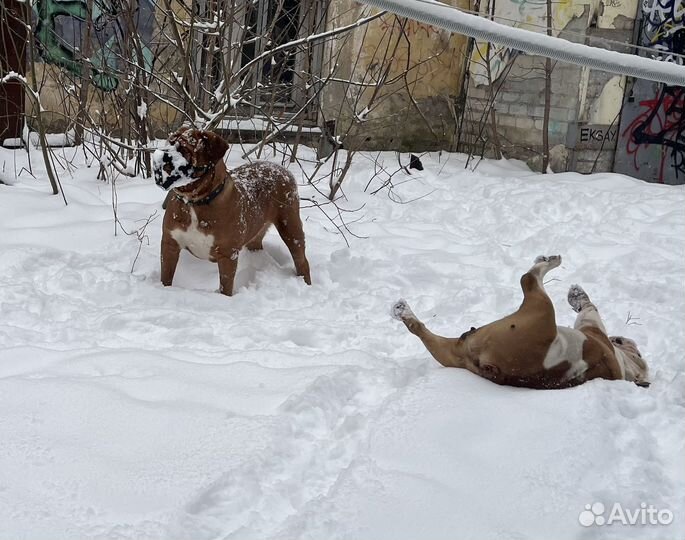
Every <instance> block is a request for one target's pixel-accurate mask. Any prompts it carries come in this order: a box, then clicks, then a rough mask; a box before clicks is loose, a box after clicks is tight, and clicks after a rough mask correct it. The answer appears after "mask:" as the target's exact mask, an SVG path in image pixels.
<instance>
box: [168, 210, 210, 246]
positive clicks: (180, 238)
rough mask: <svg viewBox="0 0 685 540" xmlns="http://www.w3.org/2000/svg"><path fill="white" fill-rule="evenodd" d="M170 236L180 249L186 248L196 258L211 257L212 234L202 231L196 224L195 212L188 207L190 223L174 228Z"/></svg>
mask: <svg viewBox="0 0 685 540" xmlns="http://www.w3.org/2000/svg"><path fill="white" fill-rule="evenodd" d="M171 237H172V238H173V239H174V240H176V242H177V243H178V245H179V246H180V248H181V249H187V250H188V251H190V252H191V253H192V254H193V255H195V256H196V257H197V258H198V259H211V255H212V248H213V247H214V235H213V234H207V233H205V232H203V231H202V230H201V229H200V227H199V224H198V219H197V214H196V213H195V210H194V209H193V208H192V207H190V225H188V228H187V229H185V230H184V229H174V230H172V231H171Z"/></svg>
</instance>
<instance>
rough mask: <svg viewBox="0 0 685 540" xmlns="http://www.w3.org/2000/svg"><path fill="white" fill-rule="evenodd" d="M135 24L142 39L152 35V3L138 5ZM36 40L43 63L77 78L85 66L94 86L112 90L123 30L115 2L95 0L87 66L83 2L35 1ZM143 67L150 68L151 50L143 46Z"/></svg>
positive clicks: (115, 83)
mask: <svg viewBox="0 0 685 540" xmlns="http://www.w3.org/2000/svg"><path fill="white" fill-rule="evenodd" d="M140 6H141V9H139V10H138V11H137V12H136V16H135V21H136V24H137V25H139V26H140V28H136V29H134V31H136V32H138V33H139V34H140V33H141V32H140V31H141V30H142V31H143V32H142V34H143V36H141V37H145V36H146V35H147V36H149V34H150V33H151V26H150V25H151V24H152V21H153V20H154V18H153V16H152V13H153V8H152V4H151V2H149V1H143V2H141V3H140ZM34 9H35V16H36V20H37V23H36V38H37V40H38V43H39V51H40V55H41V57H42V58H43V61H45V62H47V63H50V64H55V65H58V66H61V67H63V68H65V69H67V70H69V71H70V72H72V73H74V74H75V75H78V76H80V77H83V76H86V73H84V67H85V69H86V70H88V71H89V72H90V73H89V75H90V77H91V80H92V82H93V84H94V85H95V86H96V87H97V88H100V89H101V90H104V91H107V92H111V91H113V90H115V89H116V88H117V87H118V85H119V81H118V79H117V76H116V73H117V65H118V61H119V60H118V57H119V56H121V55H120V53H119V52H118V48H117V47H118V42H119V40H118V38H119V37H121V32H122V30H121V29H122V28H124V27H125V25H124V24H123V21H122V20H121V18H120V17H119V15H120V14H119V13H118V10H117V8H116V5H115V3H113V2H112V3H110V2H105V1H103V0H95V1H94V2H93V13H92V21H93V25H92V34H93V35H92V39H91V51H92V53H91V55H90V66H87V65H85V64H84V63H83V62H82V61H81V60H80V48H81V39H82V38H81V36H82V34H83V33H85V29H86V24H87V21H88V8H87V3H86V0H36V3H35V5H34ZM143 57H144V63H145V66H144V68H145V69H146V70H148V71H150V70H151V69H152V62H153V55H152V51H151V50H150V49H149V48H148V47H147V46H146V45H143Z"/></svg>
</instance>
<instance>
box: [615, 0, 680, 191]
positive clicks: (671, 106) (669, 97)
mask: <svg viewBox="0 0 685 540" xmlns="http://www.w3.org/2000/svg"><path fill="white" fill-rule="evenodd" d="M684 14H685V0H643V3H642V18H643V24H642V34H641V39H640V42H641V44H642V45H643V46H647V47H650V49H652V50H653V53H652V54H651V56H652V57H654V58H657V59H659V60H662V61H664V62H673V63H677V64H680V65H683V63H684V62H683V57H682V56H681V55H683V54H684V53H685V27H684V25H683V22H684V21H683V15H684ZM684 112H685V94H684V92H683V88H681V87H673V86H666V85H664V84H659V83H653V82H650V81H644V80H637V81H635V84H634V85H633V88H632V90H631V93H630V95H629V97H628V100H627V101H626V103H625V104H624V108H623V114H622V118H621V141H622V144H621V143H619V146H618V148H617V154H616V161H615V165H614V170H615V171H616V172H622V173H626V174H630V175H632V176H636V177H638V178H642V179H644V180H648V181H650V182H660V183H667V184H683V183H685V116H684V115H683V113H684Z"/></svg>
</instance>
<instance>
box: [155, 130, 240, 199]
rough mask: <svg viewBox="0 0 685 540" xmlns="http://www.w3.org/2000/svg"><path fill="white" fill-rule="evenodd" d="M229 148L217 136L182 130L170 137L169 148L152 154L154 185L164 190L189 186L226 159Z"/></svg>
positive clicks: (198, 131)
mask: <svg viewBox="0 0 685 540" xmlns="http://www.w3.org/2000/svg"><path fill="white" fill-rule="evenodd" d="M226 150H228V144H227V143H226V141H224V140H223V139H222V138H221V137H219V135H217V134H216V133H212V132H211V131H202V130H199V129H188V128H181V129H179V130H178V131H177V132H176V133H174V134H173V135H171V136H170V137H169V146H167V147H165V148H159V149H157V150H155V152H154V153H153V154H152V164H153V169H154V173H155V184H157V185H158V186H159V187H161V188H162V189H164V190H169V189H171V188H177V187H182V186H187V185H189V184H192V183H193V182H195V181H197V180H198V179H200V178H201V177H202V176H204V175H205V174H206V173H207V172H209V171H210V170H212V169H213V168H214V166H215V165H216V164H217V163H218V162H219V161H220V160H222V159H223V157H224V154H225V153H226Z"/></svg>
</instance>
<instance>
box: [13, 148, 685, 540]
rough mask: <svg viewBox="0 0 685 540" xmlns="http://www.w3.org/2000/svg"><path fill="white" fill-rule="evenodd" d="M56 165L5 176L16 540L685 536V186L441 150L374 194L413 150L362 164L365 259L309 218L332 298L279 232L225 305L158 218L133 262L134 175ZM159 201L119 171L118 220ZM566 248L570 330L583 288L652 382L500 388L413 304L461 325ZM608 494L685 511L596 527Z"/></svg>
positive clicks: (20, 161)
mask: <svg viewBox="0 0 685 540" xmlns="http://www.w3.org/2000/svg"><path fill="white" fill-rule="evenodd" d="M59 152H60V155H61V156H62V158H61V162H62V163H66V162H67V161H68V160H72V158H73V163H74V167H69V168H68V169H65V170H63V171H61V173H60V178H61V181H62V183H63V185H64V189H65V191H66V195H67V198H68V200H69V205H68V206H66V207H65V206H64V204H63V202H62V200H61V198H59V197H54V196H51V195H49V194H48V193H49V189H48V186H47V180H46V179H45V175H44V173H43V172H42V170H41V168H40V165H39V164H40V156H39V153H38V151H36V150H35V149H34V150H32V160H31V161H32V166H33V172H34V175H35V178H33V177H32V176H31V175H29V174H28V173H27V171H26V170H25V169H23V168H24V167H27V163H26V153H25V152H24V151H22V150H17V151H10V150H6V149H0V171H2V173H1V174H2V175H3V178H12V179H13V178H14V176H15V172H16V173H20V174H19V177H18V178H17V180H16V184H15V185H14V186H4V185H0V231H1V232H0V410H1V411H2V414H0V440H1V441H2V443H1V444H0V539H2V540H21V539H27V540H29V539H30V540H41V539H45V540H57V539H69V540H73V539H82V538H83V539H85V538H88V539H94V538H101V539H105V538H107V539H124V538H127V539H135V540H143V539H162V538H164V539H178V540H189V539H193V540H194V539H197V540H202V539H223V538H236V539H241V540H242V539H266V538H316V539H322V538H325V539H334V538H351V539H369V540H372V539H373V540H378V539H393V540H402V539H407V540H409V539H417V538H422V539H429V538H430V539H434V540H440V539H454V538H459V539H462V538H463V539H474V540H475V539H483V538H488V539H492V538H498V539H516V540H519V539H543V538H555V539H568V538H616V539H619V538H620V539H623V538H640V539H644V538H655V539H656V538H659V539H676V538H677V539H681V538H683V534H684V532H685V523H684V521H683V520H684V518H685V515H684V513H683V509H684V508H685V460H683V450H684V449H685V425H684V422H683V419H684V414H683V413H684V412H685V333H684V332H685V331H684V329H683V324H682V323H683V319H684V315H685V294H684V292H685V189H684V188H683V187H682V186H679V187H678V186H663V185H654V184H647V183H643V182H641V181H637V180H634V179H631V178H628V177H624V176H619V175H613V174H601V175H593V176H581V175H578V174H572V173H567V174H557V175H537V174H534V173H531V172H530V171H529V170H527V169H526V168H525V167H524V166H522V165H521V164H520V163H517V162H506V161H501V162H492V161H490V162H482V163H481V164H480V165H479V167H478V169H477V170H476V171H475V172H472V171H469V170H465V169H464V156H460V155H455V154H452V155H450V154H442V155H438V154H431V155H426V156H423V157H422V160H423V164H424V167H425V170H424V171H422V172H418V171H415V170H413V171H412V174H411V175H408V174H406V173H404V172H402V173H399V174H397V175H395V176H394V177H393V182H394V184H395V187H394V189H393V190H392V191H390V192H389V191H388V190H387V189H383V190H381V191H379V192H378V193H377V194H376V195H370V194H368V193H364V187H365V186H366V185H367V183H368V182H369V180H370V179H371V178H372V176H373V171H374V170H377V171H378V170H380V169H379V168H378V167H374V159H375V158H376V157H377V156H378V157H379V159H380V161H381V162H382V163H383V164H384V166H385V167H386V168H387V169H388V170H394V169H396V164H397V158H396V156H395V154H393V153H386V154H380V155H377V154H359V155H358V156H357V157H356V158H355V162H354V164H353V166H352V169H351V173H350V174H351V176H350V178H348V179H347V180H346V181H345V183H344V184H343V191H344V192H345V195H346V197H347V199H346V200H343V201H341V205H342V206H343V207H344V208H347V209H350V210H356V211H355V212H352V213H349V214H346V215H345V216H346V220H347V221H348V222H349V228H350V231H351V233H353V234H354V235H356V236H354V235H353V234H348V235H347V238H348V240H349V242H350V246H349V247H347V246H346V245H345V242H344V240H343V238H342V237H341V236H340V234H339V233H338V232H337V230H336V229H335V227H333V226H332V224H331V222H330V221H329V220H328V219H327V218H326V216H324V215H323V213H322V212H321V211H320V210H318V209H316V208H311V207H310V208H305V209H304V210H303V218H304V220H305V233H306V235H307V250H308V251H307V254H308V258H309V261H310V264H311V267H312V279H313V282H314V284H313V286H311V287H307V286H306V285H305V284H304V282H302V281H301V280H299V279H297V278H296V277H295V276H294V270H293V264H292V261H291V259H290V256H289V254H288V253H287V250H286V248H285V246H284V245H283V244H282V243H281V241H280V239H278V237H277V235H276V233H275V232H274V231H271V232H269V234H268V235H267V237H266V240H265V252H263V253H256V254H255V253H247V252H243V253H242V254H241V258H240V264H239V270H238V274H237V276H236V295H235V296H233V297H232V298H226V297H223V296H221V295H219V294H218V293H216V292H215V291H216V289H217V287H218V273H217V268H216V266H215V265H213V264H211V263H208V262H205V261H200V260H196V259H194V258H193V257H192V256H191V255H189V254H187V253H186V254H183V255H182V257H181V261H180V265H179V269H178V271H177V276H176V280H175V283H174V286H173V287H171V288H163V287H162V286H161V285H160V283H159V268H158V265H159V261H158V259H159V240H160V227H161V218H157V219H156V220H155V221H153V222H152V223H151V224H150V225H149V226H148V228H147V229H146V232H147V235H148V237H149V238H146V239H145V240H146V241H145V242H144V243H143V246H142V249H141V252H140V256H139V258H138V260H137V261H136V264H135V268H134V271H133V273H131V271H130V270H131V266H132V264H133V261H134V259H135V257H136V254H137V252H138V248H139V243H138V241H137V239H136V237H135V236H127V235H125V234H122V233H121V231H119V233H118V235H117V236H114V234H113V231H114V224H113V217H112V203H111V200H112V191H111V187H112V186H111V185H110V184H108V183H104V182H102V181H99V180H96V173H97V168H96V166H91V167H86V166H84V164H83V157H82V156H83V154H82V153H81V152H79V151H78V150H77V149H73V148H72V149H64V150H60V151H59ZM302 152H303V156H304V157H305V158H309V159H313V158H312V153H311V151H310V150H308V149H304V148H303V149H302ZM74 156H75V157H74ZM239 156H240V151H239V149H238V148H237V147H234V148H232V150H231V152H230V154H229V166H236V165H238V164H240V163H241V160H240V158H239ZM67 158H68V159H67ZM267 158H269V159H274V160H276V161H277V160H278V158H277V157H273V156H271V155H269V156H267ZM402 160H403V161H404V162H407V163H408V161H409V160H408V156H402ZM306 167H307V168H308V169H309V170H311V169H312V165H311V164H307V165H306ZM290 169H291V171H292V172H293V173H294V174H295V176H296V178H298V181H300V182H303V178H304V177H303V175H302V173H301V171H300V170H299V168H298V167H296V166H295V165H291V167H290ZM381 180H382V178H376V179H374V180H373V181H372V183H371V189H370V190H369V191H371V190H373V189H375V188H378V187H379V186H380V183H379V182H380V181H381ZM301 194H302V195H303V196H312V195H313V190H311V189H310V188H307V187H303V188H302V189H301ZM163 196H164V194H163V193H162V192H161V191H160V190H159V189H158V188H157V187H156V186H154V183H153V181H152V180H151V179H148V180H143V179H127V178H120V179H118V181H117V198H118V216H119V219H120V220H121V221H122V224H123V226H124V227H125V228H126V229H127V230H129V231H132V230H135V229H136V228H139V227H141V226H142V224H143V223H144V221H145V219H147V217H148V216H149V215H151V214H152V213H153V212H155V211H156V212H157V213H158V215H159V214H160V213H161V206H160V204H161V200H162V199H163ZM329 212H330V207H329ZM331 216H333V217H334V214H333V213H332V212H331ZM141 220H142V221H141ZM147 240H149V243H148V242H147ZM552 253H561V254H562V255H563V257H564V262H563V264H562V266H561V267H560V268H558V269H556V270H554V271H553V273H550V275H549V276H548V277H549V278H550V281H549V282H548V283H547V289H548V291H549V293H550V295H551V297H552V299H553V301H554V303H555V306H556V309H557V320H558V322H559V324H569V325H570V324H572V322H573V320H574V313H573V311H572V310H571V308H570V307H569V306H568V305H566V301H565V296H566V291H567V289H568V287H569V286H570V285H571V284H572V283H579V284H581V285H582V286H583V287H584V288H585V289H586V290H587V291H588V293H589V294H590V297H591V298H592V299H593V301H594V302H595V303H596V304H597V305H598V307H599V309H600V312H601V314H602V315H603V317H604V320H605V323H606V325H607V327H608V329H609V331H610V332H611V333H615V334H623V335H626V336H628V337H631V338H633V339H635V340H636V341H637V343H638V345H639V347H640V348H641V350H642V352H643V355H644V356H645V357H646V358H647V360H648V362H649V363H650V367H651V378H652V382H653V384H652V387H651V388H649V389H648V390H645V389H641V388H638V387H637V386H635V385H633V384H630V383H627V382H610V381H591V382H589V383H586V384H585V385H582V386H580V387H578V388H574V389H569V390H556V391H532V390H526V389H517V388H507V387H500V386H496V385H494V384H492V383H489V382H488V381H485V380H482V379H479V378H477V377H476V376H474V375H472V374H471V373H469V372H467V371H462V370H450V369H445V368H441V367H439V366H438V365H437V363H436V362H434V361H433V360H432V359H431V357H430V356H429V355H428V353H427V352H426V351H425V349H424V348H423V346H422V345H421V343H420V342H419V340H418V339H416V338H415V337H414V336H412V335H410V334H409V333H408V332H407V331H406V329H405V328H404V327H403V326H402V325H401V324H400V323H398V322H397V321H394V320H392V319H391V317H390V313H389V310H390V306H391V304H392V303H393V302H394V301H395V300H397V299H398V298H400V297H404V298H406V299H407V300H408V301H409V303H410V304H411V305H412V306H413V308H414V310H415V311H416V313H417V315H418V316H419V317H421V318H422V319H424V320H425V321H426V323H427V324H428V325H429V326H430V327H431V328H432V329H433V330H434V331H436V332H438V333H443V334H446V335H451V336H454V335H459V334H461V333H462V332H463V331H464V330H467V329H468V328H470V327H471V326H478V325H481V324H484V323H486V322H489V321H491V320H493V319H494V318H496V317H499V316H502V315H505V314H506V313H508V312H510V311H512V310H514V309H515V308H516V307H517V306H518V304H519V302H520V299H521V292H520V289H519V288H518V279H519V276H520V275H521V274H522V273H523V272H524V271H526V270H527V268H528V267H529V266H530V264H531V263H532V261H533V259H534V258H535V256H536V255H539V254H552ZM595 502H602V503H604V504H605V505H606V506H607V507H610V506H611V505H612V504H613V503H616V502H618V503H621V504H622V505H623V506H624V507H625V508H627V509H630V510H633V509H636V508H638V509H639V508H640V504H641V503H646V504H648V505H653V506H654V507H657V508H659V509H669V510H671V511H672V512H673V513H674V516H675V517H674V521H673V523H672V524H671V525H670V526H662V525H653V526H647V527H635V526H632V527H631V526H625V525H621V524H616V523H615V524H613V525H611V526H607V525H604V526H592V527H588V528H585V527H583V526H581V525H580V523H579V520H578V518H579V514H580V513H581V512H582V511H583V510H584V508H585V505H586V504H591V503H595Z"/></svg>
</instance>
